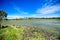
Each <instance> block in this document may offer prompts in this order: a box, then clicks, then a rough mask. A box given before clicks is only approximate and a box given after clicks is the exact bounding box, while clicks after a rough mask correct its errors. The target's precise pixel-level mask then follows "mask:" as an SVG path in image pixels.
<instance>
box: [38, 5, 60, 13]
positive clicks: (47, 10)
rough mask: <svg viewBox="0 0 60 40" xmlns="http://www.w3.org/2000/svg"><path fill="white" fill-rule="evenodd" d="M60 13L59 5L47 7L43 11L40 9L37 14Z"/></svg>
mask: <svg viewBox="0 0 60 40" xmlns="http://www.w3.org/2000/svg"><path fill="white" fill-rule="evenodd" d="M57 11H60V6H59V5H54V6H46V7H44V8H42V9H38V10H37V13H41V14H49V13H54V12H57Z"/></svg>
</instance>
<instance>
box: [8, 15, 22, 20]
mask: <svg viewBox="0 0 60 40" xmlns="http://www.w3.org/2000/svg"><path fill="white" fill-rule="evenodd" d="M7 18H8V19H16V18H17V19H18V18H23V16H18V15H8V16H7Z"/></svg>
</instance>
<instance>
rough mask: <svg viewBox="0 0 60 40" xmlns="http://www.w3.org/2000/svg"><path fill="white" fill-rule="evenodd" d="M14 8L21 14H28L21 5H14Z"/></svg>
mask: <svg viewBox="0 0 60 40" xmlns="http://www.w3.org/2000/svg"><path fill="white" fill-rule="evenodd" d="M14 9H15V10H16V11H17V13H20V14H23V15H25V14H28V12H24V11H22V10H21V9H20V8H19V7H17V6H14Z"/></svg>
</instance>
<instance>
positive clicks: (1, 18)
mask: <svg viewBox="0 0 60 40" xmlns="http://www.w3.org/2000/svg"><path fill="white" fill-rule="evenodd" d="M6 17H7V13H6V12H5V11H3V10H0V28H1V27H2V26H1V22H2V20H3V18H6Z"/></svg>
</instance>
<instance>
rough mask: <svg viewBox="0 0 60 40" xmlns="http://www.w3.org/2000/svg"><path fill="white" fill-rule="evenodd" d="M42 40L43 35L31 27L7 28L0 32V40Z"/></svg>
mask: <svg viewBox="0 0 60 40" xmlns="http://www.w3.org/2000/svg"><path fill="white" fill-rule="evenodd" d="M28 39H29V40H40V39H42V40H44V39H45V37H44V36H43V33H42V32H41V31H39V30H35V29H34V28H33V27H29V28H23V27H17V28H16V27H13V26H12V27H7V28H4V29H1V30H0V40H28Z"/></svg>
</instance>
